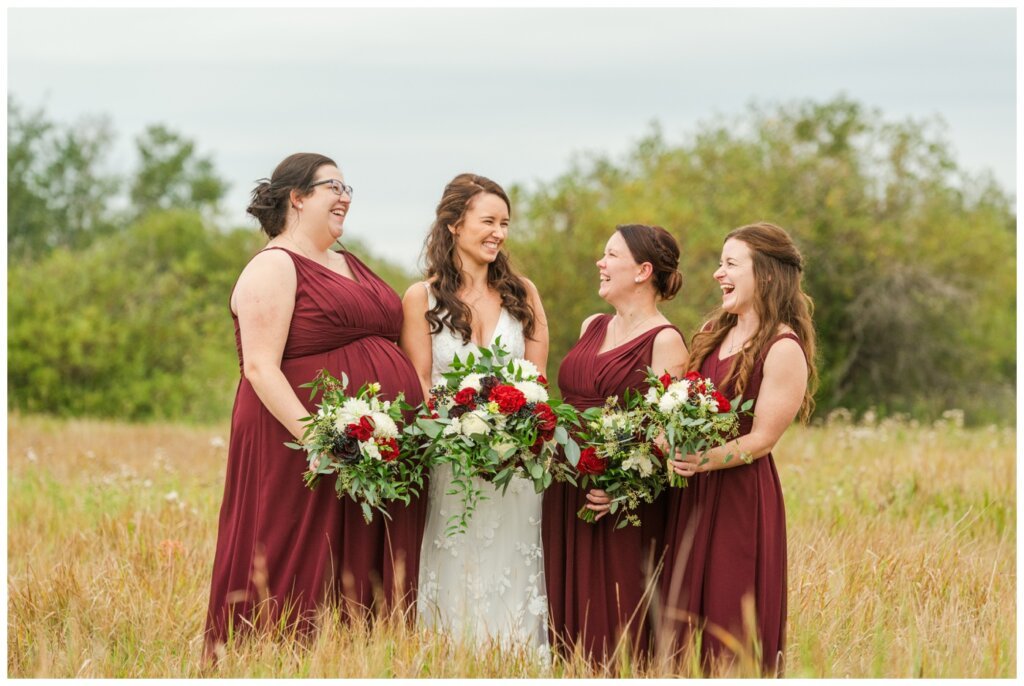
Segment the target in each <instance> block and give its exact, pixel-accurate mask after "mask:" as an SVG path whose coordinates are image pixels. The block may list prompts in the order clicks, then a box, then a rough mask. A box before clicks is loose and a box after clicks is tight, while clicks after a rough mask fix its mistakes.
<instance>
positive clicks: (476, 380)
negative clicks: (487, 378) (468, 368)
mask: <svg viewBox="0 0 1024 686" xmlns="http://www.w3.org/2000/svg"><path fill="white" fill-rule="evenodd" d="M483 378H484V375H483V374H467V375H466V376H465V377H463V379H462V381H461V382H459V390H460V391H461V390H462V389H463V388H472V389H473V390H474V391H479V390H480V381H481V380H482V379H483Z"/></svg>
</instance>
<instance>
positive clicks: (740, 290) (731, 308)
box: [714, 238, 757, 315]
mask: <svg viewBox="0 0 1024 686" xmlns="http://www.w3.org/2000/svg"><path fill="white" fill-rule="evenodd" d="M714 277H715V280H716V281H718V284H719V286H721V288H722V309H723V310H725V311H726V312H728V313H729V314H735V315H740V314H746V313H748V312H752V311H754V301H755V298H756V297H757V282H756V280H755V278H754V254H753V252H752V251H751V250H750V246H748V245H747V244H746V243H744V242H743V241H741V240H737V239H735V238H730V239H729V240H727V241H726V242H725V245H723V246H722V260H721V262H719V265H718V269H717V270H716V271H715V274H714Z"/></svg>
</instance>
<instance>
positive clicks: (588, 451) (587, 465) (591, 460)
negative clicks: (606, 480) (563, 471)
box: [576, 448, 608, 474]
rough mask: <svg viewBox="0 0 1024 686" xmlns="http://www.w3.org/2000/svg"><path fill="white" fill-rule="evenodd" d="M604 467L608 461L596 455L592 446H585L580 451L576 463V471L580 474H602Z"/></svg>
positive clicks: (606, 467)
mask: <svg viewBox="0 0 1024 686" xmlns="http://www.w3.org/2000/svg"><path fill="white" fill-rule="evenodd" d="M606 469H608V463H607V462H606V461H605V460H604V458H601V457H598V455H597V450H595V449H594V448H585V449H584V450H583V452H581V453H580V461H579V462H578V463H577V464H576V471H578V472H579V473H580V474H604V471H605V470H606Z"/></svg>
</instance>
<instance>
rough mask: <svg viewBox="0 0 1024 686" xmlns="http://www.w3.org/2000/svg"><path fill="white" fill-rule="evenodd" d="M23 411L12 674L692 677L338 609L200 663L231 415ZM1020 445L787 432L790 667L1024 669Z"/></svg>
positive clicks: (946, 672)
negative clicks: (469, 638) (425, 629)
mask: <svg viewBox="0 0 1024 686" xmlns="http://www.w3.org/2000/svg"><path fill="white" fill-rule="evenodd" d="M8 421H9V423H8V446H7V447H8V491H7V499H8V500H7V502H8V504H7V542H8V552H7V554H8V561H7V564H8V582H7V583H8V597H9V599H8V626H7V636H8V637H7V649H8V650H7V656H8V657H7V670H8V676H9V677H196V676H226V677H272V676H273V677H339V676H340V677H561V676H566V677H580V678H582V677H593V676H638V677H639V676H656V677H657V676H661V677H669V676H691V675H693V669H694V668H693V666H692V665H689V666H687V665H670V664H664V663H658V664H654V665H651V666H649V667H646V668H641V669H638V668H636V667H634V666H633V665H631V664H630V663H629V662H628V660H621V661H619V663H618V664H616V665H615V666H614V667H612V668H610V669H609V670H608V671H600V670H596V669H595V668H594V667H592V666H590V665H588V664H587V663H585V662H584V661H582V660H580V659H578V658H577V659H571V660H565V661H562V660H555V661H554V662H553V663H551V664H544V663H540V662H537V661H536V660H534V659H531V657H530V656H529V655H528V654H527V653H526V652H524V651H516V650H512V651H501V650H497V649H494V650H486V651H483V652H478V651H477V650H475V649H473V648H472V647H470V646H466V645H455V644H452V642H451V641H450V639H449V638H448V637H446V636H437V635H429V634H426V633H422V632H417V631H416V630H415V629H411V628H409V627H408V626H406V625H405V624H403V623H402V622H398V621H394V620H393V619H388V618H384V619H381V620H380V621H377V622H374V623H371V624H354V625H342V624H341V623H340V622H338V621H337V620H336V617H332V616H331V611H330V610H327V611H325V615H324V617H323V618H322V619H323V621H322V625H323V629H322V630H321V631H320V633H319V634H318V635H317V636H316V637H315V638H314V639H313V640H312V641H311V642H305V643H301V642H296V641H292V640H289V639H288V638H287V637H278V638H276V639H274V638H272V639H270V640H265V641H251V642H248V643H246V644H243V645H239V646H237V647H236V648H235V649H234V650H232V651H231V652H230V653H229V655H228V656H227V658H226V659H224V660H223V661H222V662H221V663H220V665H219V666H218V667H217V668H215V669H211V668H209V667H204V666H203V664H202V661H201V659H200V657H201V652H202V640H201V633H202V630H203V623H204V617H205V612H206V603H207V600H208V593H209V583H210V570H211V566H212V561H213V548H214V543H215V537H216V526H217V514H218V510H219V507H220V498H221V494H222V490H223V478H224V460H225V455H226V442H227V429H226V427H223V426H218V427H210V428H195V427H186V426H175V425H169V424H163V425H145V426H143V425H129V424H117V423H109V422H100V421H64V420H55V419H49V418H43V417H21V416H17V415H12V416H10V417H9V420H8ZM1015 444H1016V432H1015V430H1013V429H1004V428H996V427H988V428H980V429H965V428H963V427H962V425H961V422H960V418H959V415H958V414H957V413H955V412H953V413H948V415H947V417H946V418H945V419H944V420H942V421H940V422H937V423H935V424H929V425H918V424H916V423H915V422H907V421H883V422H874V421H867V422H861V423H859V424H850V423H849V422H847V421H844V420H843V419H842V418H841V417H840V418H834V419H833V421H830V422H828V423H827V424H825V425H823V426H817V427H813V428H801V427H793V428H791V429H790V430H789V431H788V432H787V434H786V436H785V437H784V438H783V441H782V442H781V444H780V445H779V446H778V448H777V449H776V460H777V465H778V469H779V473H780V476H781V479H782V484H783V489H784V491H785V496H786V508H787V520H788V527H789V541H788V547H789V636H788V644H787V648H786V664H787V671H786V674H787V676H790V677H1004V678H1012V677H1014V676H1015V675H1016V661H1017V655H1016V645H1017V638H1016V614H1017V610H1016V586H1015V582H1016V521H1017V515H1016V461H1015ZM297 469H298V467H297ZM296 474H297V475H296V478H298V472H297V473H296ZM741 675H742V672H741Z"/></svg>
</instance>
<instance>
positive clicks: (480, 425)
mask: <svg viewBox="0 0 1024 686" xmlns="http://www.w3.org/2000/svg"><path fill="white" fill-rule="evenodd" d="M459 419H460V420H461V421H462V434H463V435H464V436H473V435H484V436H486V435H487V434H489V433H491V425H490V424H488V423H487V420H486V419H484V418H483V417H481V416H480V415H479V414H478V413H477V412H467V413H466V414H464V415H462V416H461V417H460V418H459Z"/></svg>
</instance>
